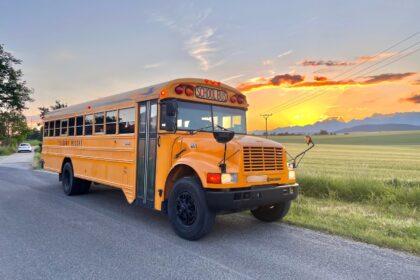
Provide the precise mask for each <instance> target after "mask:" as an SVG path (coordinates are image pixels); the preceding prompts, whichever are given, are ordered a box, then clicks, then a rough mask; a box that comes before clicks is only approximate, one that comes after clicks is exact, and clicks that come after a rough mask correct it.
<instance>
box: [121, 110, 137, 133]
mask: <svg viewBox="0 0 420 280" xmlns="http://www.w3.org/2000/svg"><path fill="white" fill-rule="evenodd" d="M134 124H135V113H134V108H127V109H121V110H119V111H118V132H119V134H127V133H134Z"/></svg>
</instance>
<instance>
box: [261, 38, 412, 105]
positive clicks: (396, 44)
mask: <svg viewBox="0 0 420 280" xmlns="http://www.w3.org/2000/svg"><path fill="white" fill-rule="evenodd" d="M418 34H420V31H418V32H415V33H413V34H411V35H410V36H408V37H406V38H404V39H402V40H400V41H398V42H397V43H395V44H393V45H391V46H390V47H388V48H386V49H384V50H382V51H381V52H379V53H377V54H376V55H374V56H373V57H372V58H371V60H370V61H372V60H373V59H375V58H377V57H379V56H380V55H382V54H383V53H385V52H387V51H389V50H391V49H393V48H395V47H396V46H398V45H400V44H402V43H404V42H406V41H408V40H409V39H411V38H413V37H415V36H417V35H418ZM418 43H420V42H417V43H416V44H414V45H411V46H410V47H408V48H406V49H409V48H411V47H413V46H415V45H417V44H418ZM406 49H404V50H406ZM404 50H401V51H399V52H398V53H396V54H393V55H391V56H390V57H387V58H385V59H383V60H381V61H379V62H377V63H375V64H374V65H371V66H369V67H367V68H364V69H362V70H360V71H358V72H357V73H360V72H363V71H365V70H367V69H369V68H371V67H372V66H375V65H378V64H380V63H382V62H384V61H386V60H388V59H390V58H392V57H393V56H395V55H398V54H400V53H401V52H402V51H404ZM367 62H369V60H365V61H362V62H360V63H358V64H357V65H355V66H353V67H352V68H351V69H348V70H346V71H344V72H342V73H339V74H338V75H336V76H334V77H333V78H331V79H337V78H339V77H340V76H342V75H344V74H347V73H350V72H352V71H353V70H355V69H357V68H359V67H360V66H362V65H364V64H366V63H367ZM350 76H352V75H350ZM319 91H322V90H316V89H314V90H313V93H317V92H319ZM307 97H308V92H307V93H304V96H303V95H301V96H297V97H295V98H292V99H290V100H288V101H287V102H286V103H283V104H279V105H276V106H274V107H272V108H271V109H269V110H267V111H266V112H272V111H273V110H275V111H278V109H280V108H284V107H286V106H288V104H289V103H291V104H293V103H294V102H295V101H297V100H300V99H302V100H304V99H306V98H307Z"/></svg>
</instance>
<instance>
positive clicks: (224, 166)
mask: <svg viewBox="0 0 420 280" xmlns="http://www.w3.org/2000/svg"><path fill="white" fill-rule="evenodd" d="M226 146H227V144H226V143H225V149H224V151H223V162H222V163H221V164H219V167H220V172H221V173H222V174H223V173H226Z"/></svg>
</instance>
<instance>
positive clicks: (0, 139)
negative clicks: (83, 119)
mask: <svg viewBox="0 0 420 280" xmlns="http://www.w3.org/2000/svg"><path fill="white" fill-rule="evenodd" d="M21 63H22V60H20V59H17V58H15V57H14V56H13V54H12V53H10V52H7V51H6V50H5V49H4V45H2V44H0V146H15V145H16V144H18V143H19V142H21V141H23V140H24V139H38V140H41V139H42V127H41V129H40V130H39V129H37V128H33V129H30V128H29V127H28V125H27V122H26V117H25V116H24V114H23V111H24V110H25V109H27V104H28V103H30V102H33V101H34V99H33V94H34V89H32V88H30V87H28V86H27V84H26V81H25V80H24V79H23V73H22V70H20V69H18V67H19V65H20V64H21ZM64 107H67V104H65V103H63V102H61V101H59V100H56V101H55V104H53V105H52V106H49V107H38V110H39V111H40V117H41V119H43V118H44V117H45V114H46V113H48V112H49V111H51V110H56V109H59V108H64Z"/></svg>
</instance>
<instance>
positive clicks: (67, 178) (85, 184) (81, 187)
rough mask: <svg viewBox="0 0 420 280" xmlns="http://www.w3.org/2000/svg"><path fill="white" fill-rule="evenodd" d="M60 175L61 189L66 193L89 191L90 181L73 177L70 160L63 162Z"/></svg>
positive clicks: (75, 193) (74, 193) (73, 193)
mask: <svg viewBox="0 0 420 280" xmlns="http://www.w3.org/2000/svg"><path fill="white" fill-rule="evenodd" d="M61 176H62V178H61V182H62V185H63V190H64V193H65V194H66V195H77V194H85V193H88V192H89V189H90V185H91V182H90V181H87V180H83V179H79V178H75V177H74V175H73V166H72V164H71V162H66V163H65V164H64V166H63V171H62V174H61Z"/></svg>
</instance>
